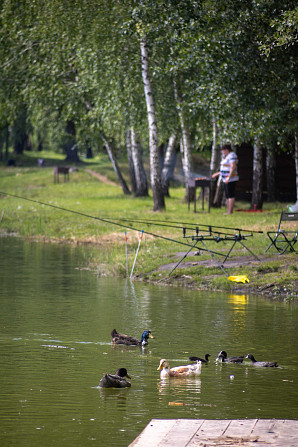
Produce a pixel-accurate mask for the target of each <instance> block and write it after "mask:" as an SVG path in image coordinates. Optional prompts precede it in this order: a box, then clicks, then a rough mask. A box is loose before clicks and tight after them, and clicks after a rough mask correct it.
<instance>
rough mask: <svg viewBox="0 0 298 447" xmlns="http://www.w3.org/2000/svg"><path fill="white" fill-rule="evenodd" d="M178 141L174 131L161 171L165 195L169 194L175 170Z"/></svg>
mask: <svg viewBox="0 0 298 447" xmlns="http://www.w3.org/2000/svg"><path fill="white" fill-rule="evenodd" d="M176 142H177V135H176V133H173V134H172V135H171V136H170V138H169V142H168V146H167V150H166V154H165V159H164V164H163V169H162V173H161V178H162V187H163V192H164V195H165V196H169V182H170V177H171V175H172V173H173V171H174V168H175V164H176V160H177V153H176Z"/></svg>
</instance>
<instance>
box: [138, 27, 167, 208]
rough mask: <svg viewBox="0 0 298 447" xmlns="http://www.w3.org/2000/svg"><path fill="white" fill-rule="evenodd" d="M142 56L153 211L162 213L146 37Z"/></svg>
mask: <svg viewBox="0 0 298 447" xmlns="http://www.w3.org/2000/svg"><path fill="white" fill-rule="evenodd" d="M141 55H142V76H143V84H144V91H145V98H146V105H147V114H148V125H149V140H150V170H151V188H152V195H153V210H154V211H162V210H164V209H165V200H164V194H163V190H162V182H161V170H160V164H159V153H158V146H157V124H156V117H155V106H154V98H153V93H152V88H151V80H150V75H149V55H148V46H147V37H146V35H145V36H143V37H142V38H141Z"/></svg>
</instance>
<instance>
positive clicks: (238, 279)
mask: <svg viewBox="0 0 298 447" xmlns="http://www.w3.org/2000/svg"><path fill="white" fill-rule="evenodd" d="M228 279H229V280H230V281H234V282H242V283H244V284H245V283H247V282H249V279H248V277H247V276H246V275H238V276H229V277H228Z"/></svg>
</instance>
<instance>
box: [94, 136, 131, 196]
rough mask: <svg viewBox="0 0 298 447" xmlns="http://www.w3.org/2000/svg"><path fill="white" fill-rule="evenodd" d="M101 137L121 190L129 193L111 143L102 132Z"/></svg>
mask: <svg viewBox="0 0 298 447" xmlns="http://www.w3.org/2000/svg"><path fill="white" fill-rule="evenodd" d="M101 138H102V139H103V142H104V145H105V147H106V150H107V153H108V155H109V157H110V160H111V162H112V165H113V168H114V171H115V173H116V175H117V178H118V180H119V183H120V186H121V188H122V191H123V193H124V194H130V191H129V188H128V186H127V184H126V181H125V180H124V177H123V176H122V173H121V171H120V168H119V165H118V163H117V160H116V157H115V155H114V152H113V149H112V147H111V145H110V144H109V142H108V140H107V138H106V137H105V136H104V135H103V133H102V134H101Z"/></svg>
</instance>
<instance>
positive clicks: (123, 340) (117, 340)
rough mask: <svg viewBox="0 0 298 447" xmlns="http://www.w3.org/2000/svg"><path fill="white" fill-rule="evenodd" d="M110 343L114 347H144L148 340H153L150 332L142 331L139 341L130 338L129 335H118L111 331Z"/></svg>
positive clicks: (114, 330)
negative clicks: (114, 345)
mask: <svg viewBox="0 0 298 447" xmlns="http://www.w3.org/2000/svg"><path fill="white" fill-rule="evenodd" d="M111 336H112V343H113V344H116V345H128V346H146V345H148V338H154V337H153V335H152V334H151V331H148V330H146V331H144V332H143V334H142V338H141V340H138V339H137V338H134V337H131V336H130V335H126V334H120V333H119V332H117V331H116V329H113V330H112V332H111Z"/></svg>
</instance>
